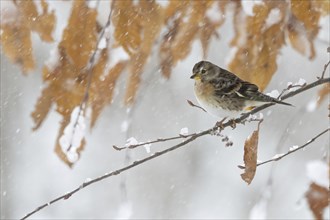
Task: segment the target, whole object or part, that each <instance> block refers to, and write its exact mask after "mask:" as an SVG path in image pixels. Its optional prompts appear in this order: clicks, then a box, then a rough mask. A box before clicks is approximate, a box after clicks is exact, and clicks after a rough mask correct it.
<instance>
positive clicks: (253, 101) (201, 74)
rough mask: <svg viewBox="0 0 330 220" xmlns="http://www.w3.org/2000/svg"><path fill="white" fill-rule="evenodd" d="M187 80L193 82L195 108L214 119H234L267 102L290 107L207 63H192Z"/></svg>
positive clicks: (256, 87) (254, 86) (252, 85)
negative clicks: (201, 109)
mask: <svg viewBox="0 0 330 220" xmlns="http://www.w3.org/2000/svg"><path fill="white" fill-rule="evenodd" d="M190 78H191V79H195V95H196V98H197V100H198V102H199V104H200V105H201V106H202V107H203V108H204V109H205V110H206V111H208V112H209V113H211V114H212V115H215V116H217V117H221V118H223V117H236V116H238V115H239V114H241V113H244V112H247V111H250V110H251V109H253V108H254V107H257V106H260V105H263V104H265V103H269V102H273V103H278V104H283V105H291V104H288V103H285V102H282V101H280V100H278V99H275V98H272V97H270V96H267V95H265V94H263V93H261V92H259V88H258V86H256V85H254V84H252V83H249V82H247V81H244V80H242V79H240V78H239V77H237V76H236V75H235V74H233V73H231V72H229V71H227V70H225V69H222V68H220V67H218V66H217V65H215V64H213V63H211V62H208V61H200V62H198V63H196V64H195V66H194V68H193V75H192V76H191V77H190Z"/></svg>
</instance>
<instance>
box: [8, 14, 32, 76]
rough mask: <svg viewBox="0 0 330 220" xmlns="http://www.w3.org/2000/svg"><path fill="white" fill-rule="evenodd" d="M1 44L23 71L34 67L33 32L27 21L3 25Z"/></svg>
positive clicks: (25, 71)
mask: <svg viewBox="0 0 330 220" xmlns="http://www.w3.org/2000/svg"><path fill="white" fill-rule="evenodd" d="M1 30H2V35H1V44H2V48H3V51H4V53H5V54H6V56H7V57H8V58H9V59H10V60H11V61H12V62H13V63H15V64H18V65H20V66H21V68H22V72H23V73H27V72H29V71H31V70H33V69H34V67H35V61H34V58H33V54H32V42H31V32H30V29H29V27H28V26H27V24H26V22H24V21H19V20H18V21H16V22H15V23H8V24H4V25H2V27H1Z"/></svg>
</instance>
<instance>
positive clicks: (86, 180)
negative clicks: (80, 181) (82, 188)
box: [84, 177, 92, 183]
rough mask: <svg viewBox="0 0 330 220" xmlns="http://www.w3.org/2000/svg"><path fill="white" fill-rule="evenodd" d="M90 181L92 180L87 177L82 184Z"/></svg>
mask: <svg viewBox="0 0 330 220" xmlns="http://www.w3.org/2000/svg"><path fill="white" fill-rule="evenodd" d="M91 180H92V178H89V177H87V178H86V179H85V181H84V183H88V182H90V181H91Z"/></svg>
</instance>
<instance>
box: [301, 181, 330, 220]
mask: <svg viewBox="0 0 330 220" xmlns="http://www.w3.org/2000/svg"><path fill="white" fill-rule="evenodd" d="M305 196H306V199H307V202H308V205H309V208H310V209H311V211H312V212H313V215H314V217H315V219H317V220H323V211H324V209H325V208H326V207H327V206H328V205H329V204H330V200H329V196H330V191H329V189H327V188H324V187H322V186H319V185H317V184H316V183H312V184H311V185H310V186H309V190H308V191H307V193H306V195H305Z"/></svg>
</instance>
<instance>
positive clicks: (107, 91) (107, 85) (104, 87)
mask: <svg viewBox="0 0 330 220" xmlns="http://www.w3.org/2000/svg"><path fill="white" fill-rule="evenodd" d="M126 66H127V61H120V62H118V63H117V64H116V65H115V66H114V67H112V68H111V69H110V71H109V73H108V74H107V75H106V76H105V77H104V79H100V77H98V79H95V80H93V82H92V85H91V97H90V102H91V106H92V116H91V128H92V127H94V125H95V123H96V120H97V118H98V117H99V115H100V113H101V111H102V110H103V108H104V107H105V106H106V105H107V104H110V103H111V101H112V98H113V91H114V88H115V86H116V82H117V79H118V78H119V76H120V75H121V73H122V72H123V70H124V69H125V67H126Z"/></svg>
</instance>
